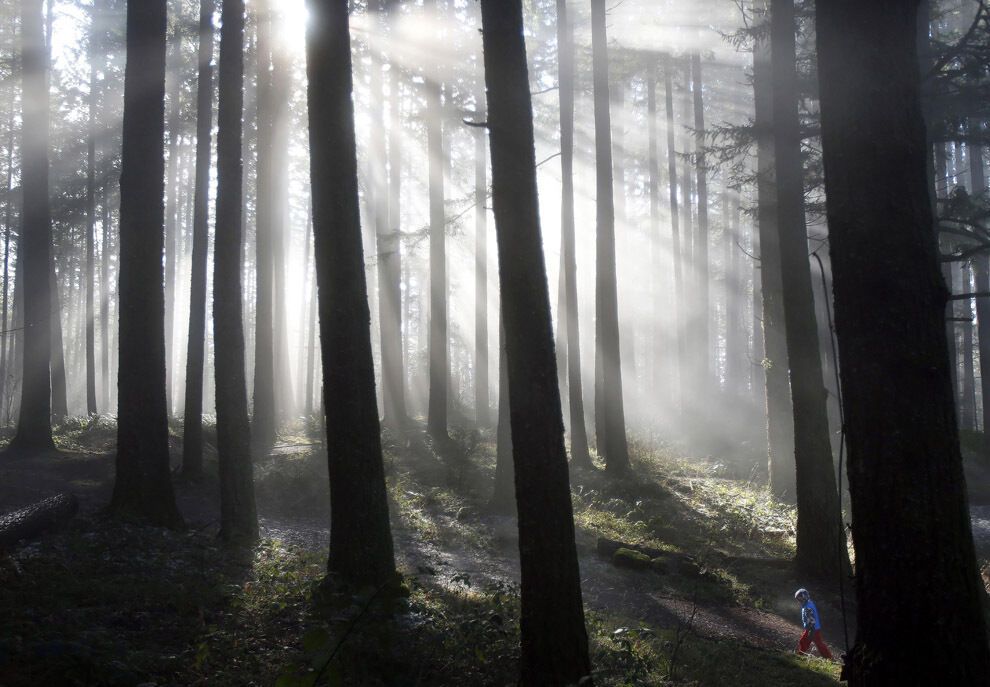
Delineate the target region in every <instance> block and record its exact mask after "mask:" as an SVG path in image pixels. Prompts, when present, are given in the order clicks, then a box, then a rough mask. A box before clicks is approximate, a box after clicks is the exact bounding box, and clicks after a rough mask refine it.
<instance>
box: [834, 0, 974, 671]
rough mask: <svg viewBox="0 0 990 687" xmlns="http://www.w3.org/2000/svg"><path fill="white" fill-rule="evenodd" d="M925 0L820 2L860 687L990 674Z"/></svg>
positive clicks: (852, 663)
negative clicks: (932, 174)
mask: <svg viewBox="0 0 990 687" xmlns="http://www.w3.org/2000/svg"><path fill="white" fill-rule="evenodd" d="M919 4H920V3H919V2H918V1H914V2H909V3H904V2H894V1H893V0H880V1H879V2H873V3H861V2H855V1H854V0H831V1H830V2H820V3H818V6H817V22H816V23H817V36H818V54H819V74H820V84H821V110H822V143H823V154H824V162H825V174H826V192H827V201H828V203H827V210H828V224H829V235H830V248H831V255H832V274H833V285H834V294H835V324H836V333H837V336H838V343H839V356H840V358H841V360H842V376H841V383H842V392H843V400H844V403H845V426H846V434H847V441H848V446H849V471H848V474H849V491H850V495H851V497H852V515H853V522H854V529H853V537H854V541H855V545H856V585H855V587H856V597H857V602H858V603H857V614H856V618H857V628H856V644H855V646H854V647H853V649H852V651H851V654H850V656H849V661H848V663H847V666H848V681H849V684H850V685H851V686H852V687H860V686H861V685H878V684H883V685H893V684H953V685H987V684H990V649H988V643H987V628H986V621H985V617H984V605H983V600H984V598H985V597H984V592H983V590H982V585H981V583H980V580H979V575H978V571H977V562H976V556H975V553H974V548H973V538H972V533H971V530H970V517H969V511H968V508H967V498H966V485H965V478H964V476H963V468H962V459H961V456H960V449H959V439H958V435H957V433H956V423H955V413H954V410H953V403H952V388H951V385H950V382H949V370H948V351H947V346H946V340H945V323H944V312H945V304H946V299H947V295H948V294H947V293H946V288H945V284H944V282H943V281H942V280H941V278H940V276H939V269H938V267H939V266H938V250H937V244H936V242H935V240H934V236H935V233H934V229H933V213H932V208H931V206H930V203H929V201H928V199H929V190H928V189H929V183H928V173H927V169H926V167H927V164H928V160H927V157H928V155H927V152H928V150H929V148H928V147H927V145H926V134H925V125H924V119H923V116H922V110H921V104H920V80H919V75H918V70H917V69H916V65H917V60H918V52H917V40H916V39H917V35H916V32H917V26H916V22H917V20H918V8H919ZM878 198H883V199H885V200H884V202H881V203H878V202H877V199H878ZM877 255H882V256H884V259H883V260H882V261H877V260H876V259H875V257H876V256H877ZM921 590H923V593H919V591H921ZM908 598H909V599H910V600H909V601H907V602H906V601H905V600H906V599H908ZM922 634H923V636H924V637H925V647H926V650H925V651H918V650H917V646H916V645H913V641H914V640H913V638H914V637H917V636H920V635H922Z"/></svg>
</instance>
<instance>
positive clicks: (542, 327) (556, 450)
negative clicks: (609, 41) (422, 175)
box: [481, 0, 611, 687]
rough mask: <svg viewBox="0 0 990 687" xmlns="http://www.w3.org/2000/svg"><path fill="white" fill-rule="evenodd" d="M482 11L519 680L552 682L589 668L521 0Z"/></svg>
mask: <svg viewBox="0 0 990 687" xmlns="http://www.w3.org/2000/svg"><path fill="white" fill-rule="evenodd" d="M481 14H482V37H483V42H484V50H485V79H486V83H487V86H488V109H489V116H488V122H489V133H490V142H491V143H490V145H491V155H492V190H493V196H492V199H493V205H494V210H495V229H496V235H497V240H498V257H499V281H500V285H501V287H500V288H501V293H502V317H503V322H504V330H505V338H504V342H505V349H506V359H507V367H508V380H509V396H510V404H509V410H510V417H511V425H512V448H513V462H514V466H515V485H516V504H517V511H518V520H519V558H520V564H521V569H522V571H521V572H522V575H521V579H522V583H521V591H522V613H521V618H520V631H521V639H522V656H521V673H522V674H521V680H520V684H521V685H524V686H527V687H528V686H530V685H533V686H535V685H540V686H544V685H545V686H548V687H549V686H555V687H556V686H559V687H563V685H567V684H576V683H577V682H578V681H579V680H581V678H583V677H585V676H589V675H590V674H591V665H590V660H589V657H588V635H587V632H586V631H585V627H584V610H583V606H582V603H581V580H580V575H579V572H578V562H577V550H576V547H575V545H574V521H573V514H572V510H571V494H570V488H569V486H568V474H567V453H566V451H565V449H564V427H563V422H562V418H561V410H560V395H559V389H558V386H557V369H556V360H555V357H554V350H553V325H552V322H551V318H550V297H549V293H548V291H547V274H546V264H545V262H544V258H543V244H542V239H541V237H540V220H539V203H538V199H537V190H536V152H535V146H534V132H533V109H532V102H531V98H530V94H529V88H530V87H529V78H528V75H527V66H526V44H525V40H524V38H523V17H522V2H521V1H520V0H482V3H481ZM609 188H610V189H611V186H610V187H609Z"/></svg>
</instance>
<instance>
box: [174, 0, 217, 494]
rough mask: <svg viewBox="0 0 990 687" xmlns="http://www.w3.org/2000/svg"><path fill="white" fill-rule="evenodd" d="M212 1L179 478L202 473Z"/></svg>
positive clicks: (203, 67) (199, 124) (204, 36)
mask: <svg viewBox="0 0 990 687" xmlns="http://www.w3.org/2000/svg"><path fill="white" fill-rule="evenodd" d="M214 5H215V3H214V0H201V2H200V7H199V83H198V84H197V87H196V88H197V92H196V187H195V191H194V198H193V237H192V264H191V265H190V273H191V275H190V287H189V341H188V349H187V354H186V400H185V411H184V417H185V421H184V422H183V437H182V474H183V476H184V477H186V478H190V479H196V478H198V477H200V475H202V472H203V368H204V359H205V348H206V270H207V252H208V251H209V232H210V229H209V226H208V223H209V205H210V156H211V145H212V138H213V136H212V133H213V66H212V60H213V10H214Z"/></svg>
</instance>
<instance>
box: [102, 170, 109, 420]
mask: <svg viewBox="0 0 990 687" xmlns="http://www.w3.org/2000/svg"><path fill="white" fill-rule="evenodd" d="M106 166H107V167H109V166H110V165H109V161H108V162H107V163H106ZM105 172H106V170H105ZM105 176H107V175H106V174H105ZM109 183H110V182H109V181H107V180H106V179H105V180H104V182H103V188H102V189H101V193H100V195H101V201H102V202H101V205H102V206H103V231H102V236H101V241H100V379H101V382H102V385H101V386H102V389H101V391H102V394H101V399H102V403H101V405H102V406H103V407H104V408H108V409H109V408H110V406H111V404H110V398H111V396H110V253H111V250H110V193H109V191H108V190H107V187H108V186H109Z"/></svg>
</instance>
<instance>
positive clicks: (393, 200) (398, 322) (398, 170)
mask: <svg viewBox="0 0 990 687" xmlns="http://www.w3.org/2000/svg"><path fill="white" fill-rule="evenodd" d="M386 10H387V12H388V13H389V17H390V18H391V16H392V14H393V13H395V14H397V13H398V3H397V2H394V1H393V0H388V1H387V3H386ZM389 78H390V83H389V119H390V122H389V138H388V159H389V180H388V229H389V235H390V238H391V242H390V244H389V250H388V251H387V255H386V256H385V266H386V274H387V276H388V280H387V281H388V288H387V289H386V290H387V291H388V294H387V295H388V302H387V306H388V311H387V312H388V313H389V316H390V317H391V319H390V321H389V322H390V324H389V329H390V331H391V332H393V334H394V339H392V340H391V341H390V345H391V347H390V349H389V362H390V363H392V367H393V369H392V370H391V372H390V376H389V379H390V381H391V399H392V400H391V403H392V414H393V416H394V417H396V418H398V420H399V421H400V422H401V423H402V424H406V423H407V422H408V417H409V411H408V410H407V409H406V366H405V360H404V358H405V346H404V343H403V339H402V205H401V200H402V194H401V191H402V137H403V131H402V116H401V104H402V76H401V70H400V69H399V65H398V62H396V61H393V63H392V67H391V69H390V70H389ZM406 293H408V291H407V292H406ZM383 304H384V301H383V303H382V304H379V307H380V308H381V307H382V305H383ZM382 372H383V373H384V369H383V370H382Z"/></svg>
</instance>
